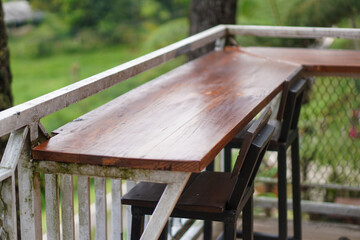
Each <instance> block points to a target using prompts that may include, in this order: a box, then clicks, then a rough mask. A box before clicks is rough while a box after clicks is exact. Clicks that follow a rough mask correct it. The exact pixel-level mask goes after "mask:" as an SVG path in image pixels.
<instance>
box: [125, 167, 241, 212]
mask: <svg viewBox="0 0 360 240" xmlns="http://www.w3.org/2000/svg"><path fill="white" fill-rule="evenodd" d="M191 178H192V179H190V180H189V182H188V184H187V186H186V187H185V190H184V192H183V193H182V194H181V196H180V198H179V201H178V203H177V204H176V207H175V208H176V209H179V210H184V211H197V212H211V213H220V212H223V211H224V210H225V209H226V203H227V201H228V199H229V197H230V195H231V193H232V190H233V186H234V184H235V181H236V178H231V173H223V172H211V174H210V172H201V173H195V174H192V176H191ZM229 183H230V184H229ZM165 187H166V184H161V183H149V182H141V183H139V184H137V185H136V186H135V187H134V188H133V189H131V190H130V191H129V192H128V193H127V194H125V195H124V196H123V198H122V203H123V204H126V205H132V206H137V207H152V208H154V207H155V206H156V204H157V203H158V201H159V199H160V197H161V194H162V193H163V191H164V189H165Z"/></svg>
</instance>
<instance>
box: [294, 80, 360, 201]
mask: <svg viewBox="0 0 360 240" xmlns="http://www.w3.org/2000/svg"><path fill="white" fill-rule="evenodd" d="M310 81H311V87H310V88H309V91H308V94H307V98H306V101H305V103H304V105H303V106H302V112H301V117H300V122H299V131H300V146H301V147H300V154H301V155H300V156H301V177H302V183H303V186H304V188H303V198H304V199H309V200H322V201H327V202H334V201H336V198H339V197H360V194H359V193H360V97H359V96H360V79H358V78H346V77H316V78H314V79H311V80H310ZM314 187H317V188H323V189H324V190H323V191H319V190H317V191H316V193H317V194H314V193H312V192H311V189H312V188H314Z"/></svg>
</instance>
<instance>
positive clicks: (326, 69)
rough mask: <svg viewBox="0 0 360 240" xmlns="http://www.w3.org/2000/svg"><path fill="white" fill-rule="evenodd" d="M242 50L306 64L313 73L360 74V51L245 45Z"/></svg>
mask: <svg viewBox="0 0 360 240" xmlns="http://www.w3.org/2000/svg"><path fill="white" fill-rule="evenodd" d="M241 50H242V51H244V52H247V53H250V54H253V55H257V56H263V57H266V58H270V59H274V60H275V59H277V60H282V61H285V62H292V63H297V64H301V65H303V66H304V70H305V71H308V72H311V73H326V74H331V73H333V74H334V73H341V74H360V52H359V51H355V50H329V49H310V48H275V47H245V48H241Z"/></svg>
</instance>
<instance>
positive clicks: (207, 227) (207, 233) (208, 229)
mask: <svg viewBox="0 0 360 240" xmlns="http://www.w3.org/2000/svg"><path fill="white" fill-rule="evenodd" d="M211 239H212V221H207V220H205V221H204V240H211Z"/></svg>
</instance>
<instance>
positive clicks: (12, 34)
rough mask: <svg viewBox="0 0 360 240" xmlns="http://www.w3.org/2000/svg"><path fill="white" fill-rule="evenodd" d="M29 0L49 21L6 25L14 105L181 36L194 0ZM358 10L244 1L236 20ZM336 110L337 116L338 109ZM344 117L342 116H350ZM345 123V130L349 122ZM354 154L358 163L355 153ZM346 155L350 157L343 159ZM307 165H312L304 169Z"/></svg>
mask: <svg viewBox="0 0 360 240" xmlns="http://www.w3.org/2000/svg"><path fill="white" fill-rule="evenodd" d="M30 3H31V4H32V6H33V8H34V9H38V10H41V11H43V13H44V17H43V20H42V21H41V22H40V23H39V24H26V25H24V26H21V27H9V29H8V30H9V47H10V53H11V55H10V56H11V69H12V73H13V82H12V91H13V96H14V99H15V104H20V103H23V102H25V101H28V100H31V99H33V98H36V97H38V96H41V95H43V94H45V93H48V92H51V91H53V90H56V89H59V88H61V87H64V86H66V85H69V84H71V83H74V82H76V81H79V80H81V79H84V78H86V77H89V76H92V75H94V74H96V73H99V72H102V71H104V70H107V69H109V68H111V67H114V66H116V65H119V64H121V63H124V62H126V61H129V60H131V59H134V58H136V57H139V56H141V55H144V54H146V53H149V52H151V51H153V50H155V49H158V48H161V47H163V46H166V45H168V44H170V43H173V42H175V41H178V40H180V39H183V38H185V37H186V36H187V35H188V32H189V23H188V10H189V7H190V0H121V1H119V0H102V1H93V0H62V1H60V0H31V1H30ZM359 11H360V1H358V0H347V1H338V0H239V2H238V9H237V23H238V24H245V25H246V24H254V25H293V26H327V27H328V26H334V25H336V26H338V27H357V26H359V25H360V19H359V16H360V15H359ZM237 40H238V42H239V43H240V44H241V45H245V46H246V45H262V46H306V47H307V46H311V45H316V44H318V42H314V41H312V40H292V39H286V40H284V39H274V38H255V37H238V38H237ZM357 46H358V43H357V42H354V41H346V40H336V41H334V42H333V43H332V45H331V46H330V48H349V49H352V48H356V47H357ZM185 60H186V59H185V58H184V57H182V58H178V59H175V60H173V61H171V62H169V63H168V64H165V65H163V66H160V67H158V68H155V69H154V70H151V71H148V72H146V73H144V74H141V75H139V76H137V77H135V78H132V79H130V80H128V81H125V82H124V83H121V84H119V85H117V86H115V87H113V88H111V89H108V90H106V91H104V92H102V93H99V94H97V95H95V96H93V97H90V98H88V99H86V100H84V101H82V102H80V103H77V104H74V105H72V106H70V107H68V108H67V109H64V110H61V111H59V112H57V113H55V114H53V115H51V116H48V117H46V118H44V119H42V122H43V124H44V126H45V128H46V129H47V130H48V131H52V130H54V129H55V128H57V127H59V126H61V125H63V124H65V123H67V122H69V121H71V120H73V119H74V118H76V117H78V116H80V115H82V114H84V113H86V112H88V111H90V110H92V109H94V108H96V107H98V106H100V105H102V104H104V103H105V102H107V101H109V100H111V99H113V98H115V97H117V96H119V95H121V94H123V93H125V92H127V91H129V90H130V89H132V88H134V87H136V86H138V85H139V84H142V83H144V82H146V81H148V80H151V79H153V78H155V77H156V76H158V75H160V74H162V73H164V72H166V71H169V70H170V69H172V68H174V67H175V66H178V65H180V64H182V63H184V62H185ZM345 93H346V92H344V93H342V94H345ZM320 94H321V93H316V92H312V98H313V103H312V105H314V104H315V103H316V104H317V106H318V107H316V108H318V111H319V112H320V113H321V114H323V111H324V109H325V105H324V104H323V105H324V106H323V107H321V106H322V105H321V104H318V103H319V102H321V101H322V100H318V98H319V97H320ZM340 97H341V95H340ZM309 107H310V106H309ZM311 107H312V106H311ZM340 107H341V106H340ZM305 109H306V107H305ZM325 110H326V109H325ZM331 110H332V111H333V112H335V114H336V112H337V111H336V109H331ZM311 111H312V110H311ZM349 111H350V110H349ZM321 114H320V115H321ZM346 114H347V113H344V115H343V116H342V117H343V118H346ZM311 117H319V115H316V114H314V113H313V112H311V113H310V114H309V116H308V118H311ZM346 124H347V125H346V129H347V126H348V125H349V123H346ZM305 125H306V124H305ZM333 128H334V129H335V128H337V126H333ZM305 130H308V129H307V126H304V131H305ZM345 132H346V131H345ZM321 134H322V133H321V132H320V133H318V134H316V132H311V135H310V134H309V135H307V136H308V137H307V138H304V139H303V142H304V143H306V142H308V143H309V146H315V145H314V144H313V145H311V144H312V143H313V142H314V141H315V140H317V139H320V138H322V137H323V136H321ZM339 134H340V133H339ZM345 135H346V133H345ZM309 136H311V137H309ZM345 137H346V136H345ZM352 141H357V144H359V141H358V140H350V139H347V141H346V143H348V142H352ZM352 143H354V142H352ZM312 151H313V152H315V151H316V148H314V149H313V148H310V150H309V152H307V153H302V156H304V159H305V160H306V161H308V162H307V163H309V161H316V159H317V160H318V163H319V164H320V165H324V161H325V160H324V159H325V158H324V156H323V155H321V154H320V153H319V151H317V152H316V154H313V155H311V154H312ZM322 152H323V153H327V150H326V149H324V150H323V151H322ZM309 154H310V155H311V156H309ZM315 155H316V156H315ZM350 158H351V159H353V160H354V156H351V157H350ZM304 159H302V161H304ZM348 159H349V158H345V159H344V161H347V160H348ZM332 160H333V159H330V161H332ZM355 160H358V159H355ZM326 164H328V162H326ZM352 164H354V165H355V163H353V162H351V164H350V165H347V166H351V167H352ZM330 166H332V168H333V169H334V170H333V171H334V174H337V173H336V169H337V162H334V161H332V162H331V163H330ZM307 167H308V164H306V166H305V168H307ZM274 170H275V171H274ZM262 172H266V171H262ZM305 172H306V171H305ZM267 173H268V174H270V175H271V176H275V175H276V169H274V168H271V169H268V171H267ZM305 174H306V173H305ZM305 174H304V175H305ZM266 176H268V175H266ZM332 200H333V199H332Z"/></svg>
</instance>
